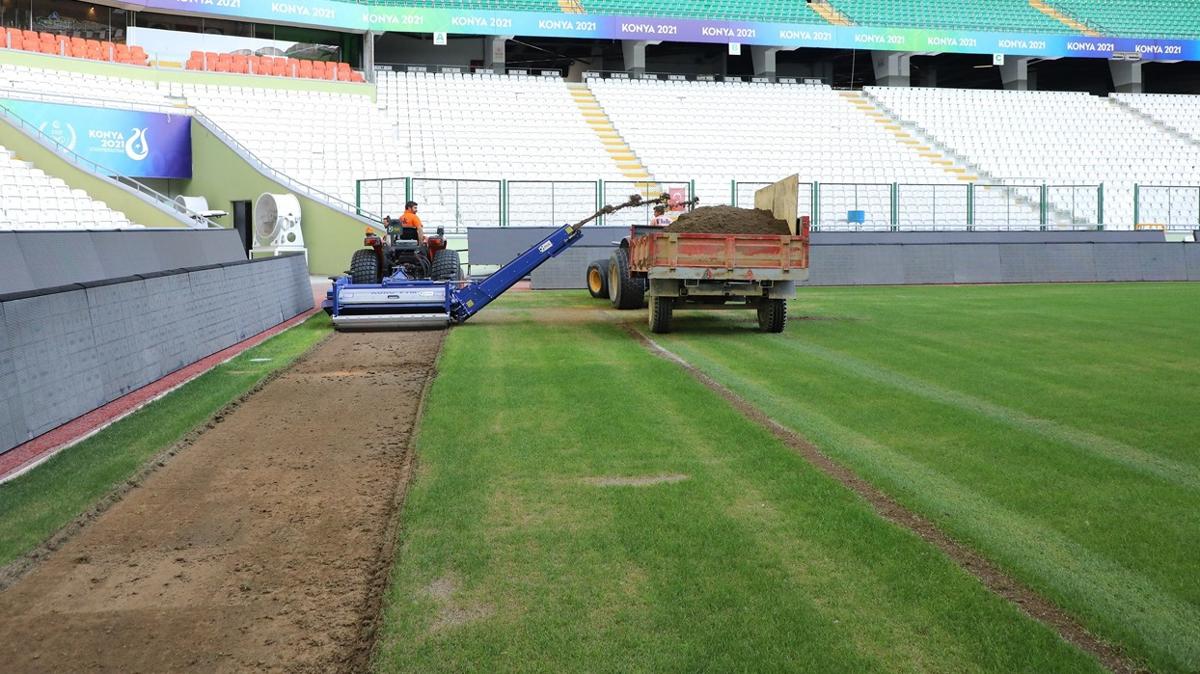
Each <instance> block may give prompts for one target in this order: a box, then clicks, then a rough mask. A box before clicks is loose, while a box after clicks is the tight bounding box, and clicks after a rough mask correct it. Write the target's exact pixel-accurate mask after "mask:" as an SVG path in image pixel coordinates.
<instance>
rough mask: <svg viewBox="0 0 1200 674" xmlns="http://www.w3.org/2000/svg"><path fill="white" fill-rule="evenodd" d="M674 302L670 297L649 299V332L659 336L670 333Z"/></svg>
mask: <svg viewBox="0 0 1200 674" xmlns="http://www.w3.org/2000/svg"><path fill="white" fill-rule="evenodd" d="M674 309H675V300H673V299H672V298H670V297H651V298H650V311H649V314H650V331H651V332H654V333H658V334H660V335H662V334H666V333H668V332H670V331H671V314H672V313H673V311H674Z"/></svg>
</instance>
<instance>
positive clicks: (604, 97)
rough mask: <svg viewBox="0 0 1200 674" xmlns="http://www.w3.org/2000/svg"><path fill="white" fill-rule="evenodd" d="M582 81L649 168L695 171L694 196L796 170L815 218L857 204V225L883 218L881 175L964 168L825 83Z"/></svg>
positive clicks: (718, 198)
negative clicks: (817, 197)
mask: <svg viewBox="0 0 1200 674" xmlns="http://www.w3.org/2000/svg"><path fill="white" fill-rule="evenodd" d="M588 83H589V85H590V86H591V88H592V91H593V92H595V94H596V98H597V99H598V100H599V101H600V103H601V104H602V105H603V106H604V109H605V111H607V112H608V114H609V116H610V117H611V118H612V120H613V122H614V124H615V125H616V127H617V130H618V131H620V132H621V134H622V135H623V136H624V137H625V139H626V140H628V141H629V143H630V145H631V146H632V147H633V148H634V149H635V150H636V151H637V152H638V155H639V156H640V157H641V158H642V160H643V161H644V162H645V163H646V166H647V167H648V168H649V169H650V170H651V172H652V173H653V174H654V176H655V177H656V178H657V179H659V180H688V179H695V181H696V193H697V195H698V196H699V197H700V198H701V201H702V203H727V202H729V201H730V199H731V192H730V189H731V181H732V180H734V179H737V180H739V181H749V182H755V181H761V182H769V181H772V180H776V179H777V178H778V177H779V176H781V175H787V174H790V173H796V172H799V174H800V177H801V181H804V182H811V181H819V182H821V183H822V184H823V185H824V188H823V189H824V194H825V195H826V196H825V197H824V198H823V199H822V202H821V204H820V211H821V213H822V214H823V215H822V217H821V220H822V221H823V222H828V221H831V220H835V219H840V220H843V221H844V220H846V219H847V212H848V211H852V210H854V211H857V210H861V211H865V218H866V220H865V222H864V224H867V225H874V226H887V225H888V224H889V222H890V205H889V204H890V191H889V190H890V183H893V182H897V181H898V182H905V183H910V184H945V183H953V182H955V181H957V180H958V178H959V177H960V176H965V174H964V173H955V172H951V171H948V170H947V168H948V167H947V166H946V165H944V164H939V163H935V161H934V157H935V156H936V155H935V153H933V152H932V151H931V148H929V147H923V146H921V145H919V144H912V143H905V142H901V138H900V137H898V136H897V135H896V133H894V131H895V129H888V128H887V126H888V125H886V124H881V123H879V122H877V121H876V119H875V118H872V117H871V116H870V115H868V114H865V113H866V112H867V110H866V109H865V108H867V107H869V106H867V105H866V104H857V103H856V99H857V95H855V94H849V92H836V91H834V90H833V89H831V88H829V87H827V86H795V85H774V84H759V83H753V84H752V83H741V84H738V83H729V82H720V83H718V82H670V81H656V80H622V79H590V80H589V81H588ZM798 110H803V111H804V114H803V115H802V117H800V118H798V116H797V113H796V111H798ZM850 183H855V184H857V185H859V186H861V187H857V188H856V187H852V186H850V185H849V184H850ZM959 184H960V185H961V182H959ZM961 201H962V200H960V202H961ZM962 205H963V204H961V203H960V206H959V208H960V210H961V208H962ZM948 212H949V207H947V211H944V213H948ZM825 214H835V215H829V216H828V217H827V216H826V215H825ZM913 215H914V216H916V213H914V214H913ZM965 216H966V214H965V212H964V213H963V214H962V217H963V219H964V221H965Z"/></svg>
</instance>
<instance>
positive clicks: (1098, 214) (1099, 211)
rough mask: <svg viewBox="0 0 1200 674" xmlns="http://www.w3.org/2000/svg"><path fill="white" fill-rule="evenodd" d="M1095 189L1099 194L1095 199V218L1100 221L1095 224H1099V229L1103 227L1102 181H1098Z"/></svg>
mask: <svg viewBox="0 0 1200 674" xmlns="http://www.w3.org/2000/svg"><path fill="white" fill-rule="evenodd" d="M1096 190H1097V192H1098V193H1099V195H1100V196H1099V199H1098V200H1097V201H1096V219H1097V220H1099V221H1100V222H1098V223H1096V224H1098V225H1100V229H1104V183H1100V186H1099V187H1097V188H1096Z"/></svg>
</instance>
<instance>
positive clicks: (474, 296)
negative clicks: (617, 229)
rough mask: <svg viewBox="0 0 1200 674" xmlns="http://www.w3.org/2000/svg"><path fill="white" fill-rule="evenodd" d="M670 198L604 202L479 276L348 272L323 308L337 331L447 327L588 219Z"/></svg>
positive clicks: (574, 237)
mask: <svg viewBox="0 0 1200 674" xmlns="http://www.w3.org/2000/svg"><path fill="white" fill-rule="evenodd" d="M667 199H668V197H667V195H665V194H664V195H661V196H659V197H656V198H654V199H643V198H642V197H641V196H639V195H636V194H635V195H633V196H632V197H630V199H629V201H626V202H625V203H623V204H619V205H616V206H605V207H604V208H601V209H600V210H598V211H596V212H595V213H593V214H592V215H590V216H588V217H586V218H584V219H583V220H580V221H579V222H577V223H575V224H573V225H563V226H562V227H559V228H558V229H557V230H555V231H554V232H552V233H551V234H550V236H547V237H546V238H544V239H542V240H541V241H539V242H538V243H537V244H535V245H534V246H532V247H531V248H529V250H526V251H525V252H523V253H521V254H520V255H518V256H517V257H516V258H515V259H513V260H512V261H510V262H509V263H507V264H505V265H504V266H502V267H500V269H498V270H496V271H495V272H494V273H492V274H491V275H489V276H488V277H487V278H485V279H483V280H480V281H471V282H468V283H464V282H462V281H456V280H433V279H427V278H412V277H411V276H409V274H407V273H406V272H405V270H404V269H403V268H402V267H400V266H397V267H396V268H395V269H394V271H393V272H392V274H391V275H390V276H387V277H386V278H384V279H383V280H382V281H380V282H379V283H355V282H354V278H353V277H352V276H351V275H349V274H347V275H343V276H337V277H333V278H332V281H333V286H332V287H331V288H330V289H329V292H328V293H327V294H326V296H325V301H324V302H323V303H322V304H321V307H322V308H323V309H325V311H326V313H328V314H329V315H330V316H332V317H333V326H334V328H335V329H337V330H345V329H368V328H399V327H433V326H438V327H445V326H447V325H450V324H455V323H463V322H465V321H466V320H467V319H469V318H470V317H472V316H474V315H475V314H477V313H479V311H481V310H482V309H483V308H484V307H486V306H487V305H488V304H490V303H491V301H492V300H494V299H496V298H497V297H499V296H500V295H502V294H503V293H504V291H506V290H508V289H509V288H511V287H513V285H514V284H516V283H517V281H520V280H521V279H523V278H525V277H526V276H528V275H529V273H530V272H532V271H533V270H534V269H537V268H538V267H539V266H541V265H542V263H544V262H546V261H547V260H549V259H550V258H552V257H555V256H557V255H558V254H559V253H562V252H563V251H564V250H566V249H567V248H570V247H571V246H573V245H574V244H575V243H577V242H578V241H579V240H580V239H582V238H583V233H582V232H581V231H580V230H581V229H582V228H583V226H584V225H586V224H587V223H589V222H591V221H592V220H595V219H596V218H598V217H600V216H601V215H608V214H610V213H615V212H617V211H619V210H621V209H623V208H629V207H631V206H643V205H646V204H657V203H666V202H667Z"/></svg>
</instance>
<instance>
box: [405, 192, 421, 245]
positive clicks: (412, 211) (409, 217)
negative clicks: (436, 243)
mask: <svg viewBox="0 0 1200 674" xmlns="http://www.w3.org/2000/svg"><path fill="white" fill-rule="evenodd" d="M400 226H401V227H411V228H413V229H415V230H417V241H424V240H425V229H424V228H423V227H422V226H421V218H420V217H419V216H418V215H417V202H415V201H409V202H406V203H405V204H404V215H401V216H400Z"/></svg>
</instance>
